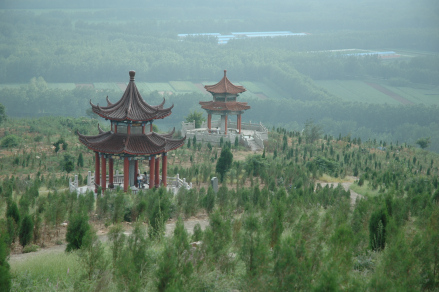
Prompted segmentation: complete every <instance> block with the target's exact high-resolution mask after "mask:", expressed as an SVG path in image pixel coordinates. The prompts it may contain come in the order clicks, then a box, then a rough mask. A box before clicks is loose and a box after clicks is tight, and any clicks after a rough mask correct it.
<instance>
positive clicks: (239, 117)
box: [238, 114, 242, 134]
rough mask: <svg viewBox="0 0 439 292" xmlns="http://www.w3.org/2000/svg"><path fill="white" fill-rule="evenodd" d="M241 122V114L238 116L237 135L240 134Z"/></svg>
mask: <svg viewBox="0 0 439 292" xmlns="http://www.w3.org/2000/svg"><path fill="white" fill-rule="evenodd" d="M241 120H242V116H241V114H239V115H238V129H239V134H241Z"/></svg>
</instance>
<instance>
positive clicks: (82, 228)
mask: <svg viewBox="0 0 439 292" xmlns="http://www.w3.org/2000/svg"><path fill="white" fill-rule="evenodd" d="M89 229H90V225H89V224H88V218H87V216H85V215H83V214H73V215H72V217H71V218H70V221H69V224H68V225H67V233H66V241H67V247H66V251H67V252H70V251H73V250H76V249H80V248H81V246H82V244H83V240H84V236H85V235H86V233H87V232H88V230H89Z"/></svg>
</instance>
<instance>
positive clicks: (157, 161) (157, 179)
mask: <svg viewBox="0 0 439 292" xmlns="http://www.w3.org/2000/svg"><path fill="white" fill-rule="evenodd" d="M154 185H155V187H156V188H158V187H160V157H158V156H157V158H156V159H155V183H154Z"/></svg>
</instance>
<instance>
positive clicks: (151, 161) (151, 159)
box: [149, 156, 155, 189]
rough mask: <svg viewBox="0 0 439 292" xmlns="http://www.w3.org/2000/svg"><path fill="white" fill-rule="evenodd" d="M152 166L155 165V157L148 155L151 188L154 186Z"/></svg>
mask: <svg viewBox="0 0 439 292" xmlns="http://www.w3.org/2000/svg"><path fill="white" fill-rule="evenodd" d="M154 166H155V157H154V156H150V157H149V188H150V189H152V188H153V187H154Z"/></svg>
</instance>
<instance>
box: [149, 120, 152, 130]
mask: <svg viewBox="0 0 439 292" xmlns="http://www.w3.org/2000/svg"><path fill="white" fill-rule="evenodd" d="M149 131H150V132H152V122H151V124H149Z"/></svg>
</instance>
